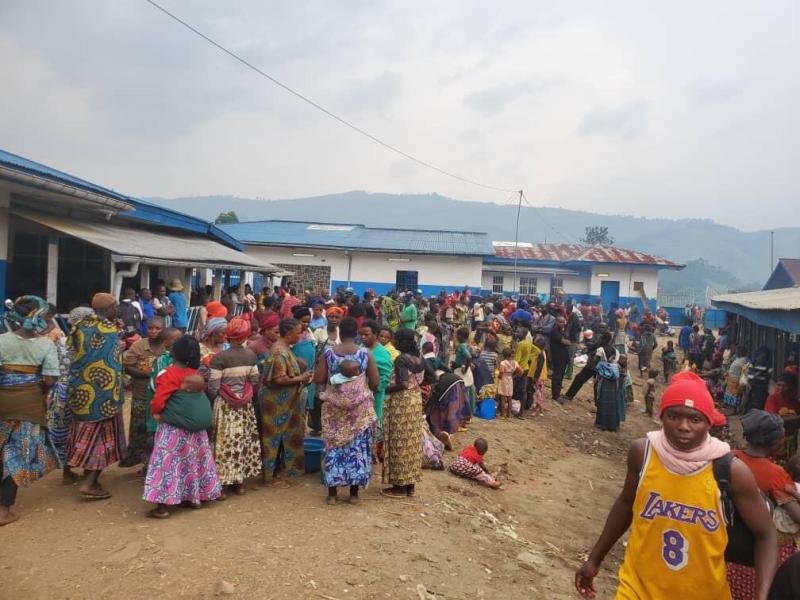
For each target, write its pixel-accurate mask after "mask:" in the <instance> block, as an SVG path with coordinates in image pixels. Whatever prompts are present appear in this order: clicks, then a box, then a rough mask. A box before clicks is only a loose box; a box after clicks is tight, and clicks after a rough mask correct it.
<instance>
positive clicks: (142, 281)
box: [139, 265, 152, 291]
mask: <svg viewBox="0 0 800 600" xmlns="http://www.w3.org/2000/svg"><path fill="white" fill-rule="evenodd" d="M144 288H147V289H148V290H150V266H149V265H142V266H141V267H139V289H140V290H142V289H144ZM150 291H152V290H150Z"/></svg>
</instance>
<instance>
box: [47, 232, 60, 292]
mask: <svg viewBox="0 0 800 600" xmlns="http://www.w3.org/2000/svg"><path fill="white" fill-rule="evenodd" d="M46 297H47V301H48V302H49V303H50V304H54V305H56V306H57V305H58V234H57V233H55V232H52V233H50V235H49V237H48V239H47V293H46Z"/></svg>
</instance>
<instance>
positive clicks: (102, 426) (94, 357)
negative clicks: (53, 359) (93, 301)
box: [67, 315, 125, 471]
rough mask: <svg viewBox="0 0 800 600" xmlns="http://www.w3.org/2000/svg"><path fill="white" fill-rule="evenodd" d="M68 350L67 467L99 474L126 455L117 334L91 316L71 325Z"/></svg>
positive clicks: (111, 323)
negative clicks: (71, 418) (70, 359)
mask: <svg viewBox="0 0 800 600" xmlns="http://www.w3.org/2000/svg"><path fill="white" fill-rule="evenodd" d="M67 348H69V350H70V351H71V352H72V364H71V365H70V371H69V390H68V391H67V402H68V403H69V407H70V409H71V410H72V415H73V420H72V423H71V425H70V430H69V437H68V439H67V465H68V466H70V467H81V468H84V469H87V470H91V471H98V470H102V469H105V468H106V467H108V466H109V465H112V464H114V463H115V462H118V461H119V460H121V459H122V458H124V455H125V429H124V424H123V420H122V403H123V401H124V397H123V386H122V365H121V364H120V343H119V332H118V331H117V327H116V325H115V324H114V323H113V322H111V321H109V320H107V319H100V318H99V317H97V316H96V315H91V316H89V317H86V318H84V319H81V320H80V321H78V322H77V323H76V324H75V328H74V329H73V330H72V333H71V334H70V336H69V338H67Z"/></svg>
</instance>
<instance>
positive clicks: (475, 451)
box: [449, 438, 502, 489]
mask: <svg viewBox="0 0 800 600" xmlns="http://www.w3.org/2000/svg"><path fill="white" fill-rule="evenodd" d="M487 450H489V442H487V441H486V440H485V439H483V438H478V439H477V440H475V443H474V444H473V445H472V446H467V447H466V448H464V449H463V450H462V451H461V454H459V455H458V456H457V457H456V459H455V460H453V462H451V463H450V467H449V468H450V472H451V473H453V474H454V475H458V476H459V477H464V478H466V479H474V480H475V481H477V482H478V483H481V484H483V485H485V486H487V487H490V488H493V489H499V488H500V486H501V485H502V484H501V483H500V482H499V481H497V480H496V479H495V478H494V477H492V476H491V474H490V473H489V469H488V468H487V467H486V465H485V464H484V463H483V455H484V454H486V451H487Z"/></svg>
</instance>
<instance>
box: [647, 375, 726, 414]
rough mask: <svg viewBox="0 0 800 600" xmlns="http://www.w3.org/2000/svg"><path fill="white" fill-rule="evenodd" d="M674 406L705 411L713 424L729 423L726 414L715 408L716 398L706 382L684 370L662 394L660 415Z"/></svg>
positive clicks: (671, 381)
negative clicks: (709, 390) (712, 395)
mask: <svg viewBox="0 0 800 600" xmlns="http://www.w3.org/2000/svg"><path fill="white" fill-rule="evenodd" d="M672 406H685V407H687V408H693V409H694V410H696V411H698V412H701V413H703V416H705V418H706V419H708V422H709V423H710V424H711V425H724V424H725V423H727V419H726V418H725V415H723V414H722V413H720V412H719V411H717V409H716V408H714V399H713V398H712V397H711V394H710V393H709V392H708V388H707V387H706V382H705V381H703V380H702V379H700V377H698V376H697V375H696V374H694V373H690V372H688V371H684V372H683V373H678V374H677V375H675V376H674V377H672V379H671V380H670V384H669V385H668V386H667V389H665V390H664V395H663V396H661V405H660V407H659V413H658V416H659V417H662V416H663V415H664V411H665V410H667V409H668V408H670V407H672Z"/></svg>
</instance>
